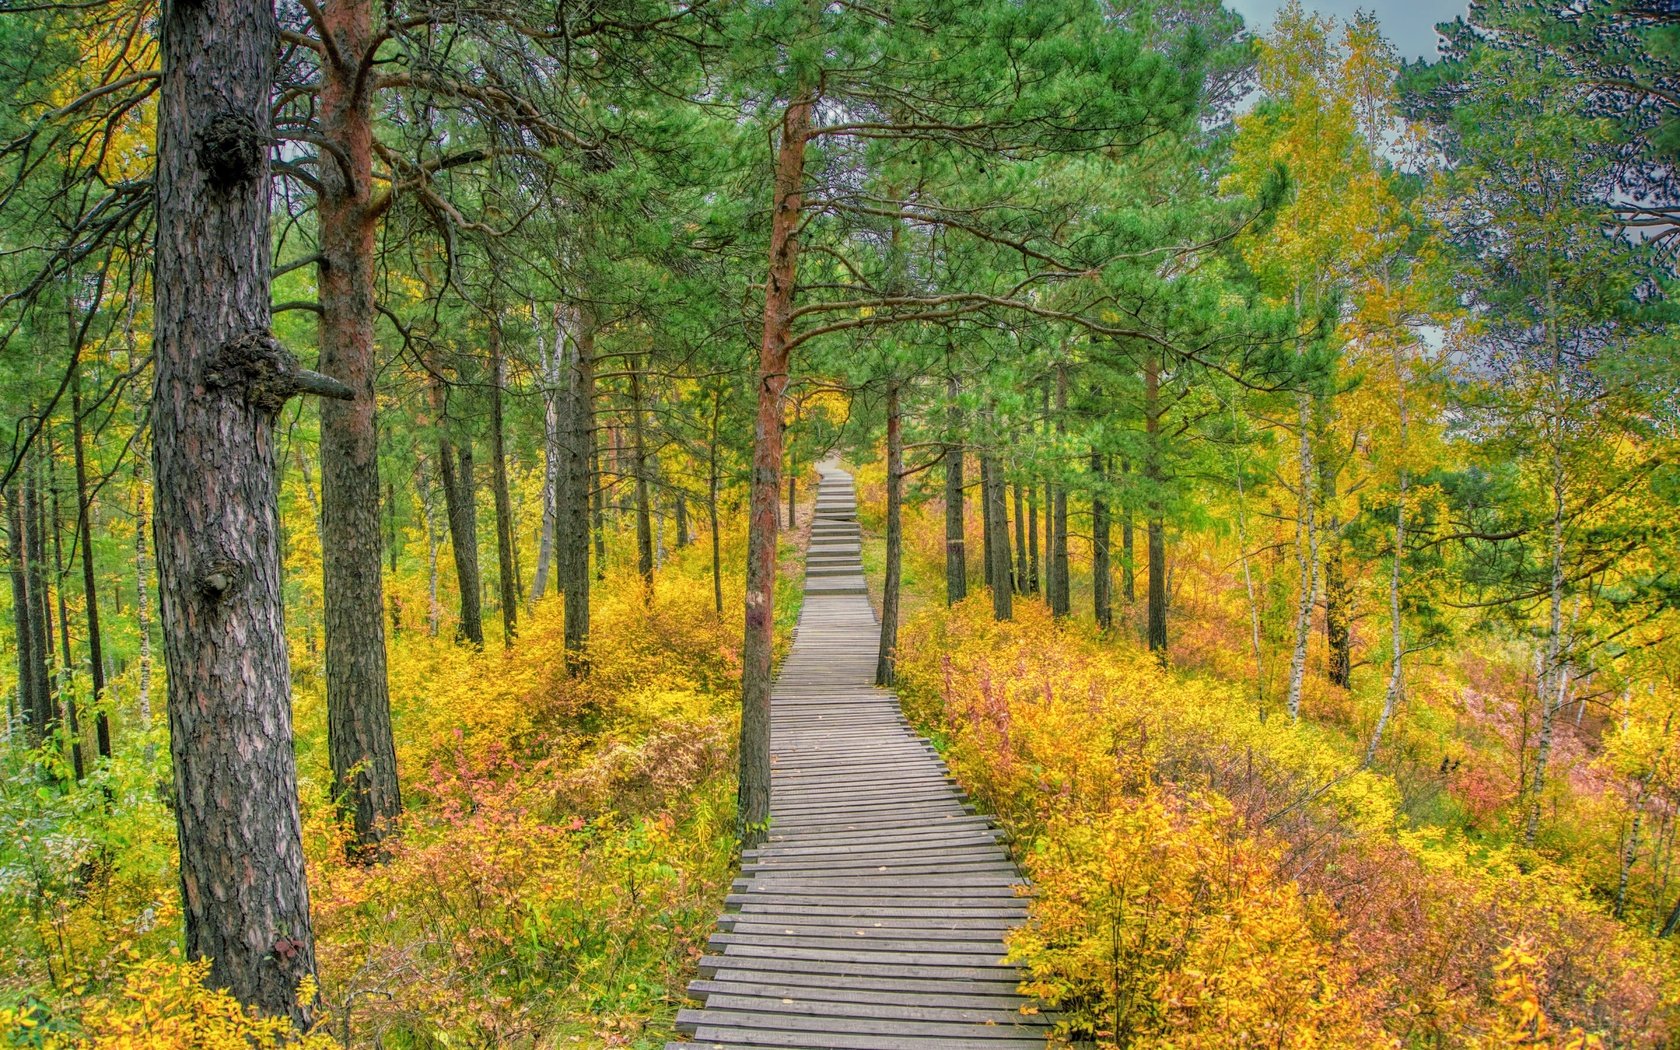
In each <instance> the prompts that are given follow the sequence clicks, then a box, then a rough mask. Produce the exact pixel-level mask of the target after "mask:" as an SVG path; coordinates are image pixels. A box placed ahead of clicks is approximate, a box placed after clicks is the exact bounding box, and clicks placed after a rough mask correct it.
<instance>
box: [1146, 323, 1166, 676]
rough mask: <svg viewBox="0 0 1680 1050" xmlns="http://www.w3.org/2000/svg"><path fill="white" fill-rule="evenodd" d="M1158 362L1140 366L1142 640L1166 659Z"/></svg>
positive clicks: (1163, 478)
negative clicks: (1144, 516)
mask: <svg viewBox="0 0 1680 1050" xmlns="http://www.w3.org/2000/svg"><path fill="white" fill-rule="evenodd" d="M1161 416H1162V409H1161V360H1160V358H1159V357H1157V356H1155V354H1153V353H1151V354H1149V355H1148V356H1147V357H1146V358H1145V359H1144V363H1143V428H1144V464H1143V471H1144V482H1145V483H1146V485H1147V486H1148V493H1149V498H1148V515H1149V516H1148V520H1147V521H1146V522H1145V532H1146V534H1147V535H1146V538H1145V543H1146V545H1147V546H1148V552H1147V557H1148V559H1149V566H1148V568H1149V593H1148V596H1147V599H1146V603H1147V605H1148V609H1147V610H1146V612H1145V621H1146V623H1145V628H1144V637H1145V640H1146V642H1147V644H1148V646H1149V651H1150V652H1152V653H1154V654H1155V655H1156V657H1157V658H1159V659H1160V660H1161V661H1163V662H1165V661H1166V658H1167V524H1166V518H1165V511H1164V508H1163V497H1164V493H1163V491H1162V490H1163V488H1164V487H1165V485H1166V480H1167V479H1166V464H1165V462H1164V460H1165V458H1166V457H1165V450H1164V449H1163V448H1162V447H1161V442H1162V438H1161Z"/></svg>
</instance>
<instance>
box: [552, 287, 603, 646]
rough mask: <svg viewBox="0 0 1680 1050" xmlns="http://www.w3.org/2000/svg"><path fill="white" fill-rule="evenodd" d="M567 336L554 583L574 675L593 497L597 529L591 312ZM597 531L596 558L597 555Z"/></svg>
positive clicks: (584, 639)
mask: <svg viewBox="0 0 1680 1050" xmlns="http://www.w3.org/2000/svg"><path fill="white" fill-rule="evenodd" d="M569 327H570V329H571V331H570V333H569V334H570V336H571V338H569V339H566V340H564V343H563V354H562V367H561V377H562V381H563V382H564V384H565V389H564V393H563V395H562V397H561V399H560V443H561V450H562V455H561V458H560V490H559V491H560V495H559V516H558V519H557V526H556V532H555V584H556V586H558V587H559V588H560V590H561V591H562V592H564V593H565V596H566V628H565V629H566V653H567V657H566V666H567V668H568V669H569V670H570V671H571V672H572V673H573V674H581V673H582V672H583V671H585V670H586V669H587V668H588V660H587V657H586V654H587V651H588V648H589V586H590V582H589V515H590V506H591V500H592V499H593V500H594V501H595V503H594V507H595V514H596V527H597V529H599V528H600V515H601V510H600V502H599V500H600V493H599V488H600V486H599V484H598V483H597V481H596V479H597V478H599V476H600V475H599V473H598V471H597V469H595V466H594V465H595V464H597V463H598V460H597V459H596V454H595V417H594V398H595V330H594V326H593V320H592V317H591V315H590V314H588V313H586V312H584V311H581V310H579V311H577V312H576V313H574V314H573V315H572V316H571V318H570V323H569ZM600 553H601V552H600V548H599V535H597V550H596V562H597V566H599V564H600V561H601V558H600Z"/></svg>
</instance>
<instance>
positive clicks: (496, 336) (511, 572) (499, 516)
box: [490, 308, 519, 648]
mask: <svg viewBox="0 0 1680 1050" xmlns="http://www.w3.org/2000/svg"><path fill="white" fill-rule="evenodd" d="M492 309H493V308H492ZM506 385H507V361H506V360H505V359H504V358H503V356H502V322H501V317H500V315H496V316H493V317H492V318H491V319H490V491H491V494H492V496H493V498H494V499H495V503H496V576H497V583H498V586H497V594H498V595H499V596H500V600H501V606H502V645H503V647H504V648H505V647H507V646H511V645H512V644H513V640H514V638H516V637H517V636H518V635H519V569H518V567H517V566H515V565H514V563H513V503H512V501H511V500H510V499H509V498H508V467H507V445H506V442H505V441H504V439H503V429H504V423H503V419H502V395H503V391H504V390H505V388H506Z"/></svg>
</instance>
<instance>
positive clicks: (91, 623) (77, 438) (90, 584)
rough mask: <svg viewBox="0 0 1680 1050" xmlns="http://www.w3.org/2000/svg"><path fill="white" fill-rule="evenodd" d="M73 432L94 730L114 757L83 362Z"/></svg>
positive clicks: (75, 367) (77, 367)
mask: <svg viewBox="0 0 1680 1050" xmlns="http://www.w3.org/2000/svg"><path fill="white" fill-rule="evenodd" d="M70 436H71V440H72V441H73V442H74V443H75V456H76V525H77V531H78V533H79V535H80V541H81V554H82V599H83V601H84V602H85V603H86V605H87V625H88V669H89V675H90V677H91V679H92V684H93V695H92V699H93V734H94V745H95V749H96V750H97V752H98V754H99V757H100V758H104V759H109V758H110V757H111V720H110V717H109V716H108V715H107V714H106V711H105V705H104V700H105V649H104V638H103V637H102V636H101V634H100V630H99V589H98V587H97V586H96V577H95V573H94V566H93V505H92V501H91V499H90V498H89V495H88V476H87V453H86V452H85V451H84V449H83V445H84V444H85V442H84V440H83V434H82V366H81V362H80V361H76V362H73V363H72V364H71V366H70Z"/></svg>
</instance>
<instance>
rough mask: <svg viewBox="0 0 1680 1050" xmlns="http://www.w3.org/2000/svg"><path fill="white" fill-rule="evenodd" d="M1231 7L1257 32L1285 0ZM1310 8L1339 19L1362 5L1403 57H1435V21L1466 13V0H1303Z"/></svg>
mask: <svg viewBox="0 0 1680 1050" xmlns="http://www.w3.org/2000/svg"><path fill="white" fill-rule="evenodd" d="M1227 3H1228V4H1229V5H1230V7H1231V8H1232V9H1233V10H1235V11H1236V12H1237V13H1238V14H1240V15H1242V16H1243V18H1244V19H1245V20H1246V21H1247V22H1248V24H1249V27H1250V28H1251V29H1253V30H1254V31H1255V32H1258V33H1263V32H1265V31H1266V30H1267V29H1269V28H1271V24H1272V16H1273V15H1275V14H1276V13H1277V11H1278V9H1279V8H1280V7H1282V6H1283V2H1282V0H1227ZM1302 6H1303V7H1305V8H1307V10H1309V11H1318V12H1321V13H1323V14H1327V15H1334V16H1336V18H1337V19H1339V20H1344V21H1345V20H1346V19H1348V18H1351V17H1352V16H1353V13H1354V12H1355V11H1358V10H1359V9H1360V8H1365V9H1367V10H1371V11H1375V12H1376V13H1377V17H1378V18H1379V19H1381V20H1382V25H1383V35H1384V36H1386V37H1388V39H1389V41H1390V42H1391V43H1393V44H1394V48H1395V50H1396V51H1398V52H1399V53H1400V57H1401V58H1406V59H1415V58H1435V57H1436V54H1435V23H1436V22H1448V21H1451V20H1452V19H1453V18H1454V17H1456V16H1458V15H1461V14H1463V13H1464V11H1465V8H1466V7H1467V4H1466V3H1465V0H1302Z"/></svg>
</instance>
